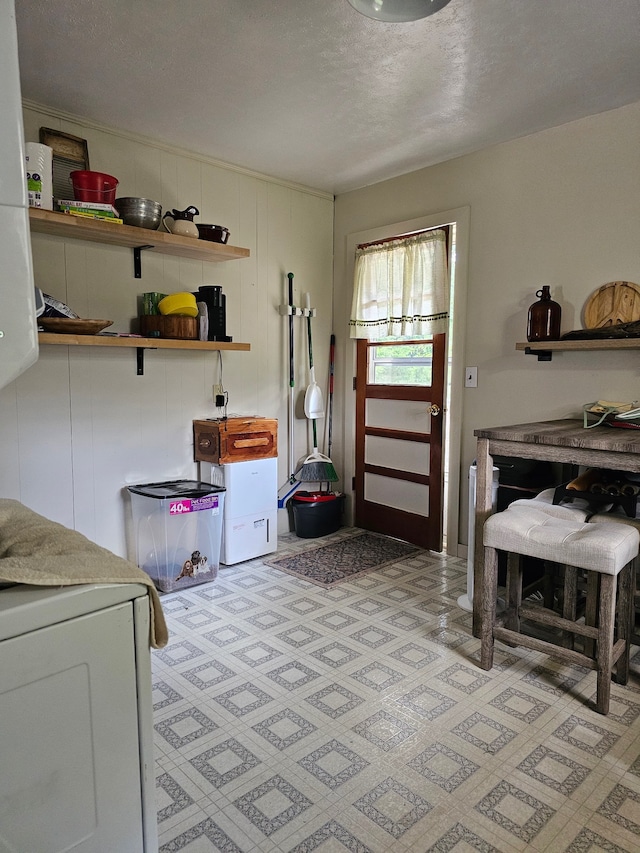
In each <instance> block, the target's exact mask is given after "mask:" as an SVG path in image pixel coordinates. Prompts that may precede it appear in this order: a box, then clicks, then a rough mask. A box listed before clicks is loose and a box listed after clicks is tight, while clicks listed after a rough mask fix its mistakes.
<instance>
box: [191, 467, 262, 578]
mask: <svg viewBox="0 0 640 853" xmlns="http://www.w3.org/2000/svg"><path fill="white" fill-rule="evenodd" d="M207 467H209V468H210V469H211V480H210V482H211V483H212V485H214V486H220V487H222V488H224V489H226V495H225V503H224V511H223V522H222V546H221V552H220V562H221V563H224V564H225V565H233V564H234V563H241V562H242V561H243V560H252V559H254V558H255V557H262V556H263V555H264V554H272V553H273V552H274V551H275V550H276V549H277V547H278V459H277V457H273V458H271V459H254V460H250V461H248V462H230V463H229V464H227V465H209V464H208V463H205V462H201V463H200V477H201V479H205V471H206V468H207Z"/></svg>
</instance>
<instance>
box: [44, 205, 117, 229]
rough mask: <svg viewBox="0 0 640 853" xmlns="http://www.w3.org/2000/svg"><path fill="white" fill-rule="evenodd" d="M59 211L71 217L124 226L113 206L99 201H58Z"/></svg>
mask: <svg viewBox="0 0 640 853" xmlns="http://www.w3.org/2000/svg"><path fill="white" fill-rule="evenodd" d="M58 209H59V210H61V211H62V212H63V213H68V214H69V215H70V216H82V217H84V218H86V219H102V220H103V221H104V222H111V223H112V224H114V225H122V219H120V217H119V216H118V211H117V210H116V209H115V207H114V206H113V205H112V204H101V203H99V202H97V201H75V200H60V199H59V200H58Z"/></svg>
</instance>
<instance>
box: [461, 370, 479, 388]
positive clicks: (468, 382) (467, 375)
mask: <svg viewBox="0 0 640 853" xmlns="http://www.w3.org/2000/svg"><path fill="white" fill-rule="evenodd" d="M464 387H465V388H477V387H478V368H477V367H466V368H465V371H464Z"/></svg>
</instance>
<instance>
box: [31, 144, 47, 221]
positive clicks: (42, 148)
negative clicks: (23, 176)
mask: <svg viewBox="0 0 640 853" xmlns="http://www.w3.org/2000/svg"><path fill="white" fill-rule="evenodd" d="M25 160H26V164H27V195H28V197H29V207H41V208H42V209H43V210H53V148H50V147H49V146H48V145H41V144H40V143H39V142H27V143H26V144H25Z"/></svg>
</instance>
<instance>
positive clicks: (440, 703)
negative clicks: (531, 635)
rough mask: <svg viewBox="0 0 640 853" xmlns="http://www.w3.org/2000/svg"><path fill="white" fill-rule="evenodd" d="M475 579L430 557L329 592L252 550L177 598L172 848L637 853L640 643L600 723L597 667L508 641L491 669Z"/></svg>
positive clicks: (168, 745) (163, 691)
mask: <svg viewBox="0 0 640 853" xmlns="http://www.w3.org/2000/svg"><path fill="white" fill-rule="evenodd" d="M352 532H353V531H349V530H347V529H343V530H341V531H339V532H338V533H337V534H334V536H333V537H325V538H324V539H322V540H313V541H311V540H301V539H298V538H297V537H295V535H293V534H288V535H286V536H283V537H281V540H280V547H279V555H280V554H283V555H284V554H288V553H295V551H296V550H298V549H300V548H308V547H309V546H310V545H315V544H321V543H324V542H326V541H328V540H330V538H331V539H335V538H340V537H343V536H347V535H350V534H351V533H352ZM465 585H466V564H465V561H464V560H461V559H453V558H450V557H449V558H447V557H444V556H441V555H438V554H433V553H430V552H420V553H419V554H418V555H416V556H412V557H411V558H409V559H405V560H402V561H401V562H398V563H395V564H394V565H391V566H387V567H385V568H383V569H381V570H378V571H376V572H372V573H370V574H367V575H365V576H363V577H361V578H360V579H357V580H354V581H350V582H346V583H343V584H341V585H339V586H337V587H334V588H333V589H330V590H325V589H322V588H321V587H318V586H315V585H312V584H310V583H308V582H306V581H302V580H299V579H297V578H294V577H291V576H290V575H287V574H284V573H282V572H280V571H278V570H276V569H274V568H270V567H268V566H265V565H264V563H262V562H261V561H260V560H253V561H249V562H246V563H242V564H240V565H238V566H230V567H222V568H221V570H220V574H219V576H218V578H217V580H216V581H215V582H213V583H210V584H204V585H201V586H196V587H191V588H190V589H189V590H187V591H184V592H179V593H178V592H175V593H171V594H168V595H165V596H164V597H163V606H164V609H165V613H166V616H167V621H168V623H169V629H170V632H171V639H170V642H169V645H168V646H167V647H166V648H165V649H163V650H161V651H154V652H153V669H154V702H155V712H154V714H155V720H154V722H155V743H156V775H157V805H158V825H159V835H160V851H161V853H169V851H178V850H180V851H187V853H213V851H224V853H235V851H242V853H254V851H255V853H257V851H265V853H276V851H283V853H310V851H318V853H342V851H354V853H368V852H369V851H372V853H382V851H398V853H400V851H407V853H409V851H411V853H427V851H433V853H436V851H437V853H445V851H455V853H468V851H474V850H479V851H483V853H494V851H499V852H500V853H514V851H525V850H532V851H553V853H556V851H557V853H561V852H562V853H604V851H606V853H637V851H639V850H640V649H636V648H635V647H634V649H633V652H634V657H633V662H632V671H633V674H632V678H631V680H630V682H629V684H628V685H627V686H626V687H621V686H618V685H615V684H614V685H613V690H612V703H611V712H610V714H609V716H608V717H603V716H601V715H599V714H597V713H596V712H595V711H594V710H592V707H591V705H590V702H591V700H593V698H594V696H595V674H594V673H593V672H591V671H588V670H585V669H578V668H571V667H568V666H561V665H559V664H557V663H554V662H553V661H552V660H550V659H549V658H547V657H546V656H544V655H541V654H539V653H536V652H529V651H527V650H524V649H508V648H507V647H506V646H500V645H499V649H500V651H499V653H498V655H497V665H496V666H495V667H494V669H493V670H492V671H491V672H483V671H482V670H481V669H479V668H478V666H477V661H478V652H479V642H478V640H476V639H475V638H473V637H472V635H471V618H470V614H468V613H466V612H464V611H463V610H461V609H460V608H458V606H457V604H456V601H457V598H458V596H459V595H460V594H462V593H463V592H464V591H465Z"/></svg>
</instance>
